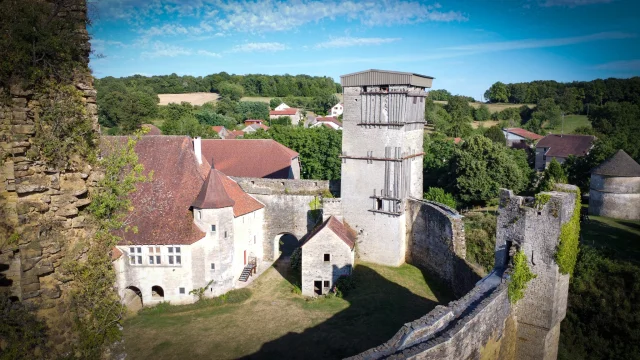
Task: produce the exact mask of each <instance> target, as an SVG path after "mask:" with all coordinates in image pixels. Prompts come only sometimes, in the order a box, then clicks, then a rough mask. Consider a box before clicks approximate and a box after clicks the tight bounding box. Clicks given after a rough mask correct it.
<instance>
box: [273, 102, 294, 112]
mask: <svg viewBox="0 0 640 360" xmlns="http://www.w3.org/2000/svg"><path fill="white" fill-rule="evenodd" d="M290 108H291V107H290V106H289V105H287V104H285V103H280V105H278V106H276V108H275V109H273V110H276V111H281V110H284V109H290Z"/></svg>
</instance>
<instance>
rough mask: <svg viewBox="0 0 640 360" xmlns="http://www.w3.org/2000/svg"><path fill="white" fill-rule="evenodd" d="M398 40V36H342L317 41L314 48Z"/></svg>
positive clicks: (374, 43) (384, 42)
mask: <svg viewBox="0 0 640 360" xmlns="http://www.w3.org/2000/svg"><path fill="white" fill-rule="evenodd" d="M399 40H400V38H358V37H350V36H344V37H339V38H333V39H331V40H328V41H324V42H321V43H318V44H316V45H315V48H316V49H326V48H341V47H351V46H362V45H380V44H386V43H391V42H395V41H399Z"/></svg>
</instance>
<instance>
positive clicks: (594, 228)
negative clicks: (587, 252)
mask: <svg viewBox="0 0 640 360" xmlns="http://www.w3.org/2000/svg"><path fill="white" fill-rule="evenodd" d="M589 219H590V221H588V222H586V223H582V224H581V226H582V231H581V235H582V242H583V243H584V244H587V245H590V246H594V247H597V248H601V249H606V251H608V252H610V253H611V255H612V257H613V258H616V259H621V260H629V261H633V262H635V263H638V264H640V221H632V220H620V219H612V218H606V217H602V216H593V215H590V216H589Z"/></svg>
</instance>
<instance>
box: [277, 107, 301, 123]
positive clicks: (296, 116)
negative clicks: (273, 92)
mask: <svg viewBox="0 0 640 360" xmlns="http://www.w3.org/2000/svg"><path fill="white" fill-rule="evenodd" d="M280 105H282V104H280ZM281 116H286V117H288V118H289V119H291V125H293V126H296V125H298V122H299V121H300V120H301V119H302V112H301V111H300V109H296V108H290V107H287V108H285V109H282V110H271V111H269V119H271V120H274V119H277V118H279V117H281Z"/></svg>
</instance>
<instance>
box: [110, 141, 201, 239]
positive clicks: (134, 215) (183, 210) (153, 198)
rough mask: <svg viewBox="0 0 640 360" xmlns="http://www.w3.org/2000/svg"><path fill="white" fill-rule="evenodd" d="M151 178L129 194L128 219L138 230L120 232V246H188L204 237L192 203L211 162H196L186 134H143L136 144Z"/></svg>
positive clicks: (141, 161) (116, 142) (140, 158)
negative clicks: (131, 207)
mask: <svg viewBox="0 0 640 360" xmlns="http://www.w3.org/2000/svg"><path fill="white" fill-rule="evenodd" d="M102 139H103V141H104V145H106V146H108V145H110V144H111V145H116V146H117V144H123V143H124V142H126V141H127V137H121V136H117V137H109V136H106V137H103V138H102ZM135 150H136V153H137V155H138V158H139V162H140V163H141V164H142V165H143V166H144V168H145V173H148V172H150V171H153V177H152V181H150V182H145V183H139V184H137V186H136V187H137V191H136V192H134V193H133V194H131V201H132V205H133V209H134V210H133V211H132V212H131V215H130V218H131V222H132V225H135V226H137V228H138V232H137V233H133V232H132V231H129V232H126V233H125V232H122V231H119V232H118V235H120V236H121V237H122V238H123V240H122V241H121V243H120V244H121V245H128V244H136V245H151V244H162V245H171V244H176V245H188V244H192V243H194V242H196V241H198V240H200V239H202V238H203V237H204V235H205V234H204V233H203V232H202V231H200V229H199V228H198V227H197V226H196V225H195V224H194V222H193V213H192V212H191V211H190V208H191V203H192V202H193V200H194V199H195V198H196V197H197V196H198V193H199V192H200V190H201V188H202V185H203V183H204V181H205V179H206V176H207V175H208V174H209V171H210V169H211V165H209V163H208V162H207V161H206V160H203V163H202V164H198V162H197V160H196V157H195V153H194V152H193V144H192V140H191V139H190V138H189V137H187V136H168V135H165V136H143V137H142V138H141V139H140V140H139V141H138V143H137V144H136V147H135ZM107 151H108V150H107Z"/></svg>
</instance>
